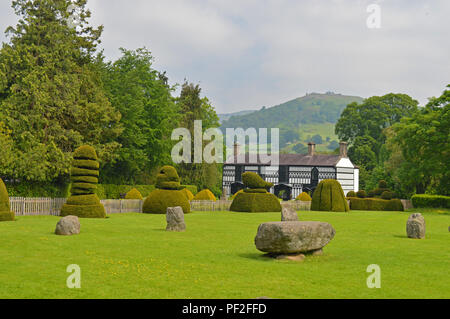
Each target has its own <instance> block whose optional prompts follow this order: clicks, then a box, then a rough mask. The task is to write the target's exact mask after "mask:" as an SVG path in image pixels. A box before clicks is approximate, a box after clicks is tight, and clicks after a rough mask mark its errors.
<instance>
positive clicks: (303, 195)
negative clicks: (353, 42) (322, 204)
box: [295, 192, 312, 202]
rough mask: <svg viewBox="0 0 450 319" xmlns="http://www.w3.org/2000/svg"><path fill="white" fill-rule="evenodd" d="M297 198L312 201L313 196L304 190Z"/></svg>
mask: <svg viewBox="0 0 450 319" xmlns="http://www.w3.org/2000/svg"><path fill="white" fill-rule="evenodd" d="M295 200H300V201H302V202H310V201H312V198H311V196H309V194H308V193H306V192H303V193H301V194H300V195H298V196H297V198H296V199H295Z"/></svg>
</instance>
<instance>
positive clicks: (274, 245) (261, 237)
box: [255, 221, 336, 255]
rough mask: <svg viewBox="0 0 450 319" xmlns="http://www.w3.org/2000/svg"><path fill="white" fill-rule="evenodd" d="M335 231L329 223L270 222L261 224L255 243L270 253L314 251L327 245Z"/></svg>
mask: <svg viewBox="0 0 450 319" xmlns="http://www.w3.org/2000/svg"><path fill="white" fill-rule="evenodd" d="M335 233H336V232H335V230H334V228H333V227H332V226H331V225H330V224H328V223H322V222H312V221H309V222H303V221H302V222H301V221H283V222H269V223H263V224H261V225H259V227H258V233H257V234H256V237H255V245H256V248H257V249H258V250H260V251H263V252H266V253H270V254H278V255H281V254H298V253H312V252H314V251H317V250H320V249H322V248H323V247H324V246H325V245H327V244H328V243H329V242H330V240H332V239H333V237H334V234H335Z"/></svg>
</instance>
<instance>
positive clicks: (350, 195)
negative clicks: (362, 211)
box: [347, 191, 356, 197]
mask: <svg viewBox="0 0 450 319" xmlns="http://www.w3.org/2000/svg"><path fill="white" fill-rule="evenodd" d="M347 197H356V193H355V191H349V192H348V193H347Z"/></svg>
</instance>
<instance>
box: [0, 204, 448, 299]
mask: <svg viewBox="0 0 450 319" xmlns="http://www.w3.org/2000/svg"><path fill="white" fill-rule="evenodd" d="M422 213H424V217H425V219H426V226H427V234H426V236H427V237H426V239H424V240H414V239H409V238H407V237H406V236H405V224H406V220H407V218H408V215H409V214H410V212H404V213H400V212H357V211H352V212H350V213H325V212H300V219H301V220H318V221H324V222H329V223H331V224H332V225H333V227H334V228H335V229H336V236H335V238H334V239H333V240H332V241H331V242H330V243H329V244H328V245H327V246H326V247H325V249H324V255H323V256H314V257H313V256H308V257H307V258H306V260H305V261H304V262H302V263H297V262H293V261H286V260H273V259H269V258H266V257H263V254H262V253H261V252H259V251H258V250H256V248H255V245H254V243H253V239H254V237H255V234H256V230H257V227H258V225H259V224H260V223H262V222H267V221H274V220H279V218H280V214H279V213H264V214H257V213H256V214H249V213H232V212H214V213H192V214H189V215H186V216H185V219H186V224H187V231H186V232H184V233H170V232H166V231H165V230H164V229H165V224H166V223H165V216H164V215H143V214H131V213H130V214H116V215H110V216H109V218H108V219H106V220H96V219H82V220H81V223H82V227H81V234H80V235H77V236H70V237H64V236H56V235H54V234H53V231H54V228H55V225H56V223H57V221H58V220H59V217H52V216H27V217H17V221H15V222H2V223H0V234H1V235H0V243H1V244H0V298H256V297H258V296H267V297H271V298H450V277H449V275H448V274H449V269H450V233H449V231H448V226H449V225H450V215H449V214H448V211H440V212H439V211H438V212H436V211H434V212H430V213H427V212H424V211H422ZM69 264H78V265H79V266H80V267H81V289H69V288H67V287H66V279H67V277H68V276H69V273H67V272H66V267H67V266H68V265H69ZM369 264H378V265H379V266H380V267H381V288H380V289H369V288H367V286H366V278H367V276H368V275H369V273H367V272H366V268H367V266H368V265H369Z"/></svg>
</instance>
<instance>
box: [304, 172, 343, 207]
mask: <svg viewBox="0 0 450 319" xmlns="http://www.w3.org/2000/svg"><path fill="white" fill-rule="evenodd" d="M311 210H318V211H328V212H330V211H332V212H348V211H349V210H350V209H349V207H348V202H347V199H346V198H345V196H344V191H343V190H342V187H341V184H339V182H338V181H337V180H335V179H325V180H323V181H321V182H320V183H319V185H317V188H316V190H315V191H314V194H313V197H312V203H311Z"/></svg>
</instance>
